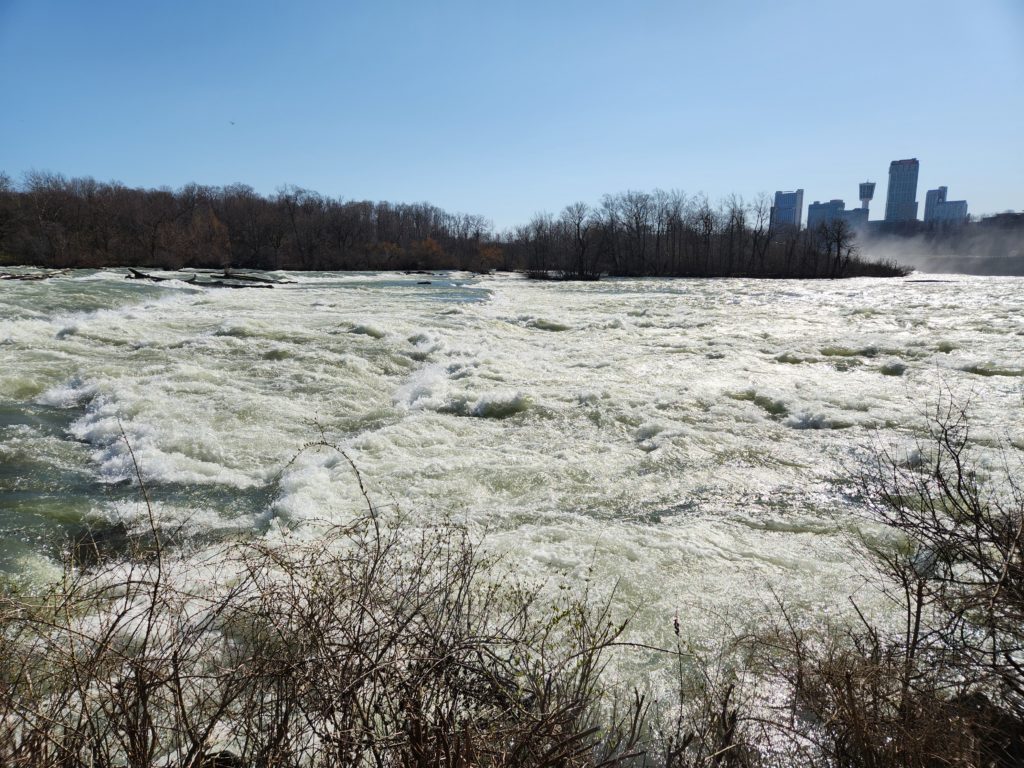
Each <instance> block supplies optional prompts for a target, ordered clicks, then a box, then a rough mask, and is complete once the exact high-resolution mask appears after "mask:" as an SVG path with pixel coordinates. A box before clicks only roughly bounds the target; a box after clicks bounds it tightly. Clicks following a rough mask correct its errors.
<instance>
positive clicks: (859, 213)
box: [771, 157, 977, 229]
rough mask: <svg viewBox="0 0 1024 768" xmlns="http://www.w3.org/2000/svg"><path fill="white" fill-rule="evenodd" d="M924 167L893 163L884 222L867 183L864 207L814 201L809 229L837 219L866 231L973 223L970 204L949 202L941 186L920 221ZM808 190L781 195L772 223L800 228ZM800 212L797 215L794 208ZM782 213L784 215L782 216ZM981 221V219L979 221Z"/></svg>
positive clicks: (861, 187) (908, 161)
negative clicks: (868, 228) (870, 227)
mask: <svg viewBox="0 0 1024 768" xmlns="http://www.w3.org/2000/svg"><path fill="white" fill-rule="evenodd" d="M920 168H921V163H920V161H919V160H918V159H917V158H916V157H914V158H904V159H900V160H893V161H891V162H890V163H889V181H888V184H887V185H886V192H885V208H884V215H883V217H882V218H873V219H872V218H870V204H871V201H872V200H873V198H874V195H875V188H876V183H875V182H873V181H864V182H861V183H860V184H858V195H859V200H860V207H857V208H846V201H845V199H844V198H830V199H828V200H826V201H825V202H822V201H820V200H814V201H813V202H811V203H809V204H808V206H807V228H808V229H814V228H815V227H818V226H821V225H822V224H827V223H828V222H830V221H832V220H834V219H844V220H845V221H846V222H847V223H848V224H849V225H850V226H851V227H853V228H855V229H862V228H864V227H866V226H867V225H868V224H872V225H876V224H882V223H886V224H901V223H909V222H919V223H925V224H937V223H943V224H956V223H966V222H967V221H969V220H970V218H971V217H970V215H969V206H968V202H967V200H948V199H947V195H948V191H949V188H948V186H945V185H941V186H938V187H936V188H933V189H928V190H926V193H925V206H924V215H923V216H922V217H921V218H918V211H919V201H918V199H917V196H918V177H919V174H920ZM803 194H804V190H803V189H802V188H801V189H798V190H797V191H796V192H783V191H777V192H776V193H775V198H774V199H775V203H774V205H773V206H772V212H771V221H772V225H773V227H775V226H776V225H783V226H796V227H797V228H799V227H800V220H801V215H802V211H801V210H800V209H799V206H800V203H801V202H802V200H803ZM794 205H795V206H797V208H798V210H797V211H796V212H795V213H794V211H793V210H792V207H793V206H794ZM780 211H781V213H780ZM976 218H977V217H976Z"/></svg>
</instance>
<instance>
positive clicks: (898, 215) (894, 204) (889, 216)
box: [885, 157, 920, 222]
mask: <svg viewBox="0 0 1024 768" xmlns="http://www.w3.org/2000/svg"><path fill="white" fill-rule="evenodd" d="M919 170H920V163H918V162H917V158H916V157H915V158H911V159H910V160H893V161H892V162H891V163H889V188H888V189H887V190H886V192H885V220H886V221H889V222H892V221H916V220H917V173H918V171H919Z"/></svg>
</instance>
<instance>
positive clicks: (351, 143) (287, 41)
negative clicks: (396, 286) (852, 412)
mask: <svg viewBox="0 0 1024 768" xmlns="http://www.w3.org/2000/svg"><path fill="white" fill-rule="evenodd" d="M905 157H917V158H918V159H919V160H920V161H921V175H920V183H919V189H918V199H919V200H920V203H921V204H920V208H919V210H921V211H923V208H924V190H926V189H928V188H931V187H936V186H938V185H940V184H944V185H947V186H948V187H949V196H950V199H967V200H968V202H969V204H970V210H971V212H972V213H974V214H979V213H992V212H997V211H1001V210H1006V209H1015V210H1017V209H1022V208H1024V0H972V2H970V3H964V2H962V1H961V0H955V1H954V0H861V1H860V2H856V1H852V0H848V1H846V2H833V0H815V1H814V2H810V1H805V0H774V1H773V2H762V1H760V0H744V1H740V0H701V1H699V2H694V1H692V0H675V2H668V1H658V2H655V1H650V0H630V1H629V2H623V0H617V1H616V2H603V1H602V0H579V1H577V0H548V1H547V2H536V1H535V0H518V1H517V2H510V1H509V0H505V2H487V1H486V0H476V1H469V0H466V1H462V0H458V1H449V0H435V2H418V3H417V2H411V1H410V2H394V1H393V0H336V1H334V2H327V1H324V2H301V1H299V0H296V1H295V2H287V3H286V2H270V1H269V0H267V1H264V0H245V1H244V2H236V1H235V0H203V1H202V2H200V1H198V0H175V2H156V1H153V2H150V0H132V1H131V2H120V1H118V2H115V1H110V2H105V1H104V0H90V1H89V2H86V1H85V0H75V1H71V0H68V1H67V2H52V1H50V0H0V170H4V171H6V172H7V173H8V174H9V175H11V176H12V177H14V178H15V179H17V178H19V177H20V176H21V174H23V173H24V172H25V171H28V170H30V169H38V170H50V171H57V172H60V173H64V174H65V175H69V176H80V175H81V176H84V175H89V176H93V177H95V178H97V179H101V180H111V179H116V180H118V181H121V182H123V183H125V184H128V185H130V186H147V187H149V186H161V185H169V186H172V187H176V186H180V185H182V184H184V183H187V182H190V181H196V182H199V183H202V184H216V185H220V184H228V183H232V182H236V181H240V182H244V183H247V184H250V185H252V186H253V187H255V188H256V189H257V190H258V191H260V192H263V193H272V192H273V191H274V190H275V189H276V188H277V187H278V186H280V185H282V184H286V183H287V184H297V185H299V186H302V187H306V188H309V189H315V190H317V191H320V192H323V193H325V194H328V195H331V196H340V197H344V198H345V199H353V198H355V199H372V200H392V201H395V202H418V201H424V200H425V201H429V202H432V203H434V204H436V205H439V206H441V207H443V208H446V209H448V210H451V211H464V212H472V213H480V214H484V215H485V216H488V217H489V218H491V219H492V220H494V222H495V223H496V225H498V226H499V227H504V226H508V225H512V224H515V223H520V222H524V221H526V220H527V219H528V218H529V217H530V216H531V215H532V214H533V213H535V212H537V211H540V210H548V211H552V212H557V211H558V210H560V209H561V208H562V207H563V206H564V205H566V204H567V203H571V202H573V201H576V200H584V201H587V202H597V201H599V199H600V197H601V195H602V194H604V193H606V192H618V191H622V190H626V189H645V190H648V189H653V188H655V187H662V188H665V189H682V190H684V191H686V192H689V193H694V192H704V193H706V194H707V195H708V196H709V197H710V198H712V200H715V199H718V198H720V197H722V196H724V195H727V194H729V193H738V194H742V195H744V196H747V197H749V196H752V195H754V194H756V193H757V192H761V191H766V192H769V193H771V192H773V191H774V190H776V189H787V190H788V189H795V188H797V187H802V188H803V189H804V190H805V193H804V201H805V203H807V202H810V201H812V200H816V199H821V200H826V199H829V198H833V197H842V198H844V199H846V201H847V205H848V206H852V205H854V204H856V196H857V183H858V182H860V181H863V180H865V179H871V180H874V181H877V182H879V185H878V189H877V191H876V195H875V203H874V205H873V218H880V217H881V214H882V209H883V208H884V199H885V186H886V179H887V173H888V166H889V161H890V160H893V159H897V158H905Z"/></svg>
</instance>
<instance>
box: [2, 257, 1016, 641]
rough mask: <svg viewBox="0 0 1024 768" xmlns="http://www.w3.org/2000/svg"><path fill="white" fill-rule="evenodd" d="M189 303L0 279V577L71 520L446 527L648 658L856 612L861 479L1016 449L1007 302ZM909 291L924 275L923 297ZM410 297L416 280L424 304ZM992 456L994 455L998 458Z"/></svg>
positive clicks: (824, 288)
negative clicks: (933, 436) (639, 631)
mask: <svg viewBox="0 0 1024 768" xmlns="http://www.w3.org/2000/svg"><path fill="white" fill-rule="evenodd" d="M278 276H279V277H284V278H288V279H290V280H292V281H293V282H292V283H291V284H288V285H280V286H275V288H274V289H273V290H257V289H249V290H219V291H217V290H209V289H201V288H197V287H194V286H190V285H187V284H185V283H181V282H170V283H160V284H152V283H147V282H144V281H128V280H124V279H123V275H122V274H120V273H116V272H112V271H108V272H97V271H83V272H75V273H72V275H71V276H70V277H64V278H55V279H51V280H48V281H38V282H14V281H5V282H4V283H0V462H2V463H0V534H2V545H0V570H2V571H3V572H4V573H6V574H7V577H8V578H18V579H28V580H33V579H35V580H45V579H46V578H49V577H50V576H52V574H53V573H54V572H55V568H56V566H55V562H56V559H55V556H56V555H57V553H58V552H59V550H60V547H61V546H62V544H63V543H64V542H66V541H67V539H68V537H71V536H75V535H76V534H77V533H78V532H79V531H80V530H81V528H82V527H83V526H84V525H90V526H94V527H97V528H99V529H101V530H102V529H104V528H110V527H112V526H117V525H124V526H127V527H128V528H129V529H132V528H136V527H138V526H141V525H143V523H144V520H145V512H144V506H143V505H142V504H141V503H140V494H139V491H138V488H137V487H136V486H134V485H132V484H131V482H130V479H131V478H132V477H133V476H134V468H133V465H132V461H131V456H130V455H129V453H128V450H127V445H126V442H125V440H124V439H123V438H122V436H121V430H122V429H123V431H124V434H125V436H126V437H127V439H128V443H130V444H131V446H132V448H133V450H134V454H135V457H136V458H137V461H138V465H139V468H140V471H141V473H142V475H143V477H144V478H145V481H146V485H147V487H148V488H149V491H150V494H151V495H152V498H153V502H154V510H155V513H156V517H157V520H158V522H159V524H160V526H161V527H164V528H166V529H167V530H168V531H171V530H173V531H175V532H176V535H178V536H180V537H185V538H187V539H189V540H193V541H195V542H198V543H197V545H196V546H200V545H201V543H202V542H205V541H216V540H218V539H222V538H224V537H231V536H237V535H239V534H244V535H252V534H255V535H258V536H280V535H282V534H283V532H285V531H288V532H292V533H293V534H294V533H297V532H306V533H307V534H308V535H315V531H316V530H318V526H321V525H323V524H325V523H327V524H329V523H331V522H338V521H342V520H346V519H349V518H351V517H352V516H354V515H356V514H359V513H360V512H361V510H362V501H361V499H360V496H359V490H358V485H357V484H356V482H355V480H354V478H353V476H352V473H351V470H350V468H349V467H348V465H347V463H346V462H345V461H343V460H341V459H340V457H339V456H338V455H337V454H336V453H334V452H332V451H312V450H311V451H306V452H304V453H302V454H301V455H300V456H298V458H297V459H296V460H295V461H290V460H291V459H293V457H295V456H296V454H297V453H298V452H299V451H300V448H301V447H302V445H303V444H304V443H306V442H308V441H315V440H318V439H320V438H321V435H322V436H324V437H325V438H326V439H327V440H329V441H331V442H334V443H337V444H338V445H339V446H341V447H342V448H344V450H345V451H346V452H347V453H348V455H349V456H350V457H351V458H352V460H353V461H354V462H355V464H356V465H357V466H358V468H359V470H360V472H361V473H362V475H363V477H364V479H365V481H366V483H367V487H368V490H369V493H370V495H371V497H372V498H373V499H374V501H375V502H377V503H378V504H381V505H396V506H398V507H399V508H401V509H402V511H403V512H404V513H405V514H406V515H407V516H408V517H409V519H410V520H413V521H430V520H436V519H438V518H439V517H442V516H451V517H454V518H455V519H456V520H459V521H465V522H466V523H468V524H469V525H470V526H471V527H472V528H473V529H474V530H475V531H478V532H481V535H484V536H485V537H486V542H487V545H488V546H490V547H494V548H495V549H497V550H500V551H504V552H507V553H508V556H509V558H510V559H511V562H513V563H514V564H515V568H516V569H517V570H519V571H521V572H522V573H524V574H528V575H530V576H534V575H535V576H538V577H540V578H548V577H552V576H556V577H559V578H561V577H562V576H564V577H565V579H566V580H568V581H570V582H572V581H583V580H585V579H588V578H595V579H598V580H600V581H601V582H602V583H606V584H607V583H613V582H615V583H618V589H619V596H620V597H619V599H621V600H623V601H624V602H626V603H627V604H629V605H632V606H634V607H636V608H637V609H638V610H639V611H640V612H641V614H642V616H643V617H644V620H645V622H646V623H647V624H648V625H650V626H651V627H653V629H652V630H651V631H650V634H651V636H654V637H658V636H662V635H664V634H665V633H666V632H667V631H668V630H669V628H670V626H671V622H672V619H673V618H674V617H675V616H677V615H678V616H680V617H681V620H682V621H683V622H684V624H685V625H686V627H687V631H688V633H690V634H698V635H699V633H700V632H701V631H703V630H704V629H705V628H706V627H707V626H710V624H711V623H713V622H715V621H718V620H720V619H721V618H722V617H728V616H729V615H743V614H744V613H746V612H749V611H750V610H751V609H752V607H754V606H757V605H760V604H762V603H763V602H764V601H765V599H766V596H767V595H768V593H769V588H770V587H774V588H775V589H776V590H782V591H783V592H784V594H786V596H787V598H788V599H790V600H792V601H795V602H799V603H803V604H805V605H807V606H809V607H811V608H813V609H815V610H832V609H833V608H837V607H839V606H841V605H844V604H846V603H847V597H848V596H850V595H856V594H857V593H858V591H859V590H862V589H864V585H865V581H866V578H867V577H866V576H865V574H864V569H863V565H862V564H861V563H860V562H859V561H858V560H857V558H855V557H852V556H851V551H850V536H851V535H853V534H854V533H855V532H856V531H858V530H859V529H860V528H861V527H862V526H863V525H864V514H865V511H864V505H863V502H862V499H861V498H860V496H859V493H858V489H857V485H856V482H855V477H856V475H857V474H858V472H860V471H862V469H863V468H864V467H865V466H866V462H867V461H869V459H870V457H871V456H872V455H873V454H874V453H875V452H876V451H877V450H879V449H880V448H886V449H893V450H895V451H910V450H913V447H914V443H915V440H917V439H918V437H919V436H920V434H921V433H922V430H923V429H925V428H926V426H927V422H928V417H929V414H930V412H931V411H933V410H934V408H935V406H936V405H938V404H939V403H941V402H943V400H944V398H946V397H948V396H950V395H952V396H953V397H955V398H956V399H957V400H958V401H960V402H965V401H966V400H968V399H969V400H970V409H971V416H972V424H973V435H974V437H975V438H977V439H978V440H979V441H980V443H981V446H982V453H983V458H986V457H987V460H989V461H996V460H998V458H999V455H1000V453H999V451H1000V450H1001V447H1002V449H1004V450H1007V451H1009V453H1010V454H1011V458H1012V454H1014V453H1016V454H1017V455H1018V457H1019V456H1020V454H1021V453H1024V404H1022V403H1024V388H1022V387H1024V311H1022V310H1024V291H1022V288H1024V281H1022V280H1021V279H1019V278H989V277H966V276H946V277H944V278H941V279H939V280H938V281H922V280H915V279H914V278H913V277H911V278H909V279H906V280H896V279H891V280H876V279H856V280H845V281H805V282H797V281H756V280H659V279H642V280H604V281H601V282H597V283H556V282H531V281H527V280H525V279H522V278H521V277H519V276H514V275H497V276H487V277H484V276H473V275H470V274H464V273H450V274H445V275H435V276H432V277H424V276H422V275H416V276H405V275H393V274H351V273H347V274H284V273H281V274H279V275H278ZM932 277H933V276H932ZM425 280H429V284H426V285H425V284H420V283H421V281H425ZM1007 446H1008V447H1007Z"/></svg>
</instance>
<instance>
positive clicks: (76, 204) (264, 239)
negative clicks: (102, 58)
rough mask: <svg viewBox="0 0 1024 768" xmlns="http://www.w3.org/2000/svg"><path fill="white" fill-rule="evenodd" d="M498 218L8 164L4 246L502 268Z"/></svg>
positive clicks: (42, 256)
mask: <svg viewBox="0 0 1024 768" xmlns="http://www.w3.org/2000/svg"><path fill="white" fill-rule="evenodd" d="M490 231H491V225H490V222H489V221H487V220H486V219H484V218H483V217H481V216H475V215H468V214H452V213H448V212H446V211H443V210H441V209H439V208H436V207H434V206H432V205H428V204H426V203H416V204H410V205H405V204H402V205H396V204H392V203H387V202H376V203H375V202H368V201H361V202H357V201H344V200H341V199H334V198H330V197H325V196H324V195H321V194H319V193H317V192H311V191H309V190H305V189H300V188H298V187H286V188H282V189H281V190H279V191H278V192H277V194H275V195H274V196H272V197H264V196H262V195H259V194H258V193H256V192H255V191H254V190H253V189H252V188H251V187H248V186H245V185H242V184H235V185H231V186H227V187H204V186H199V185H196V184H189V185H186V186H184V187H182V188H180V189H177V190H171V189H168V188H162V189H132V188H129V187H126V186H124V185H122V184H118V183H102V182H97V181H95V180H94V179H91V178H75V179H67V178H65V177H63V176H61V175H59V174H52V173H39V172H33V173H29V174H27V175H26V176H25V178H24V180H23V181H22V183H21V184H20V185H17V186H15V185H14V184H13V183H12V182H11V180H10V178H9V177H7V176H4V175H3V174H0V253H6V254H7V258H8V259H11V260H13V261H16V262H18V263H23V264H35V265H40V266H56V267H99V266H125V265H135V266H147V267H168V268H180V267H185V266H190V267H214V268H219V267H227V266H231V267H239V268H259V269H302V270H307V269H308V270H335V269H337V270H345V269H411V268H419V267H422V268H428V267H429V268H461V269H478V268H480V267H481V266H482V265H483V264H488V265H489V266H491V267H494V266H498V265H497V264H496V263H494V260H495V254H496V249H495V247H494V246H493V245H492V244H490V240H491V239H492V238H491V236H490Z"/></svg>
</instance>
